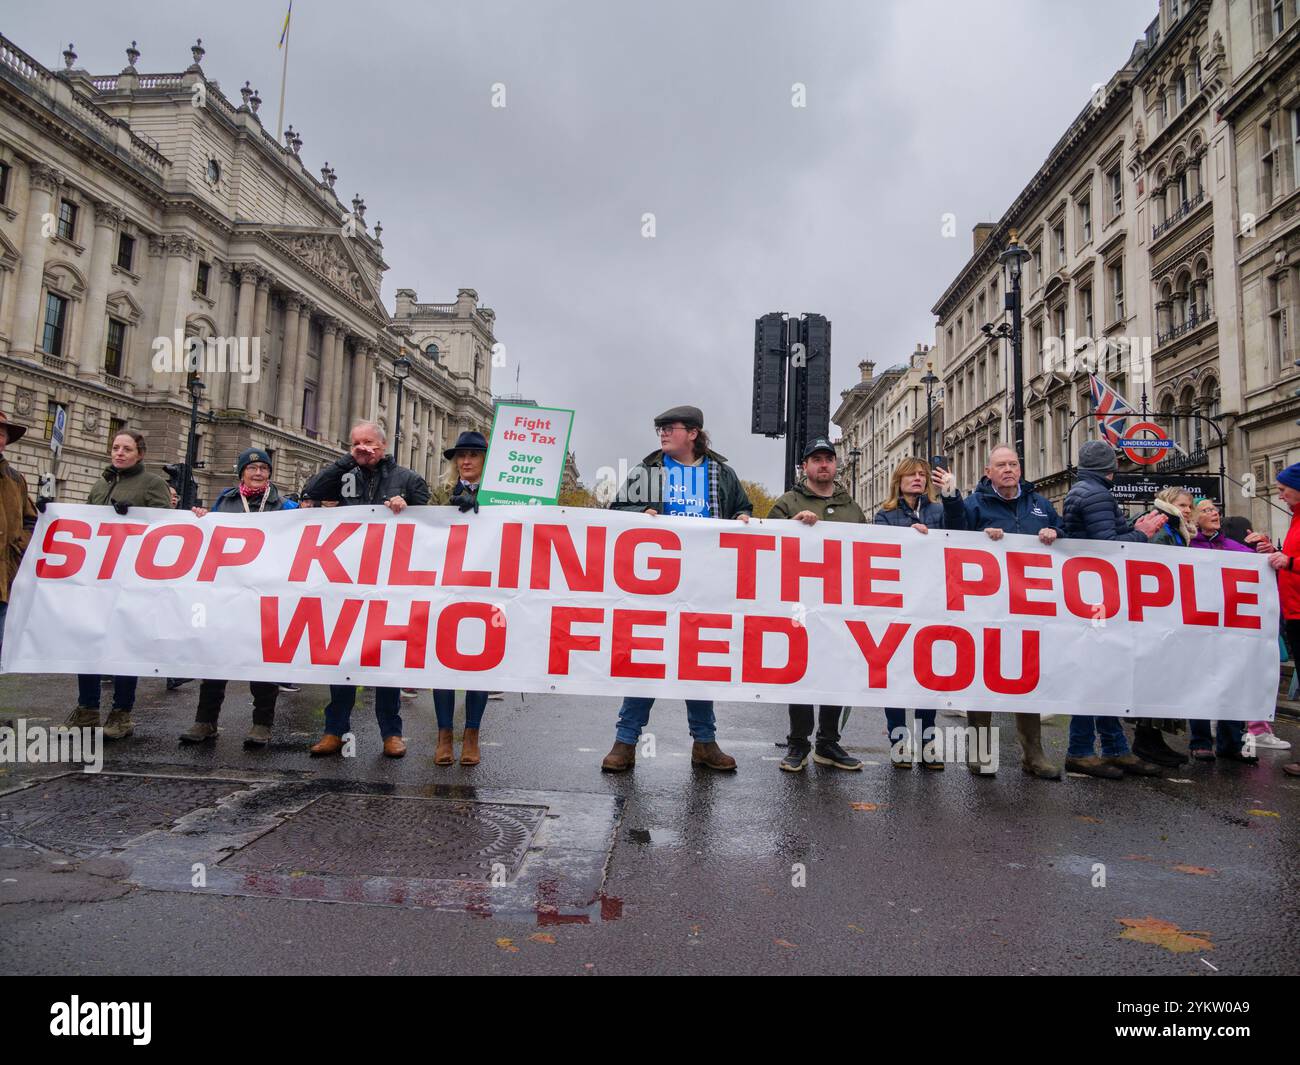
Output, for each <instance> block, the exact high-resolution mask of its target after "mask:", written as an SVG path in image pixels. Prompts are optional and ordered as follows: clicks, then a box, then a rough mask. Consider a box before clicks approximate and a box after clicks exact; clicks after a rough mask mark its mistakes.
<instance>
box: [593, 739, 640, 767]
mask: <svg viewBox="0 0 1300 1065" xmlns="http://www.w3.org/2000/svg"><path fill="white" fill-rule="evenodd" d="M635 765H636V745H635V744H631V743H620V742H619V741H618V740H615V741H614V746H613V747H611V748H610V749H609V754H607V755H605V760H604V761H603V762H601V763H600V769H601V772H603V773H622V772H623V771H624V770H627V769H631V768H632V767H633V766H635Z"/></svg>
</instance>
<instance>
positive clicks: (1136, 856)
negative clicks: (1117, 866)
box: [1123, 854, 1155, 862]
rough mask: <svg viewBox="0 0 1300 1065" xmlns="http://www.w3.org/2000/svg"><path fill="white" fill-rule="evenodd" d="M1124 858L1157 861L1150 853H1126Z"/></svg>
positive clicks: (1130, 860)
mask: <svg viewBox="0 0 1300 1065" xmlns="http://www.w3.org/2000/svg"><path fill="white" fill-rule="evenodd" d="M1123 860H1124V861H1126V862H1154V861H1155V859H1154V858H1152V857H1151V855H1149V854H1126V855H1124V859H1123Z"/></svg>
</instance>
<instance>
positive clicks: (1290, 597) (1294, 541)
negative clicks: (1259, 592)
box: [1277, 505, 1300, 621]
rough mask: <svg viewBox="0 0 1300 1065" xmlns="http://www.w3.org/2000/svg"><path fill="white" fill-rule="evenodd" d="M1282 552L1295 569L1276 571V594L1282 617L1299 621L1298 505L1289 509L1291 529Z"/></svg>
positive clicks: (1299, 528)
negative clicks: (1289, 558) (1291, 559)
mask: <svg viewBox="0 0 1300 1065" xmlns="http://www.w3.org/2000/svg"><path fill="white" fill-rule="evenodd" d="M1282 550H1283V552H1284V553H1286V554H1288V555H1290V556H1291V558H1293V559H1294V560H1295V561H1294V563H1293V565H1294V566H1295V569H1283V570H1278V573H1277V592H1278V596H1279V597H1280V598H1281V600H1282V616H1283V617H1284V618H1286V619H1287V620H1288V621H1297V620H1300V505H1297V506H1294V507H1292V508H1291V528H1289V529H1288V530H1287V531H1286V537H1285V538H1284V539H1283V540H1282Z"/></svg>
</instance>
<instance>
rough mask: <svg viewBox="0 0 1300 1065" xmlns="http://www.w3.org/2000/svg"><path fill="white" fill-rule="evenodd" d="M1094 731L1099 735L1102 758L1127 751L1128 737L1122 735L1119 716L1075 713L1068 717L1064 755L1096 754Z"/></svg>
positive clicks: (1076, 756) (1080, 756)
mask: <svg viewBox="0 0 1300 1065" xmlns="http://www.w3.org/2000/svg"><path fill="white" fill-rule="evenodd" d="M1094 733H1095V734H1096V735H1097V736H1100V737H1101V754H1102V757H1103V758H1118V757H1119V756H1120V755H1125V754H1128V753H1129V749H1128V737H1127V736H1125V735H1124V726H1123V725H1122V724H1120V720H1119V718H1117V717H1091V716H1089V715H1088V714H1075V715H1074V716H1073V717H1072V718H1070V745H1069V747H1067V748H1066V751H1065V754H1066V757H1067V758H1088V757H1091V756H1092V755H1094V754H1096V753H1097V752H1096V750H1095V748H1094V745H1093V736H1094Z"/></svg>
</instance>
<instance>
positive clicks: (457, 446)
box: [442, 430, 488, 459]
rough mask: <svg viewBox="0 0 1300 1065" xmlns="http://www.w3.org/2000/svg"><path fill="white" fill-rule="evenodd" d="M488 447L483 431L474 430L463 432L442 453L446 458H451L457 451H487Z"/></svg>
mask: <svg viewBox="0 0 1300 1065" xmlns="http://www.w3.org/2000/svg"><path fill="white" fill-rule="evenodd" d="M487 449H488V444H487V439H486V438H485V437H484V436H483V434H482V433H476V432H474V431H473V430H470V431H469V432H465V433H461V434H460V436H458V437H457V438H456V442H455V443H454V444H452V446H451V447H449V448H447V450H446V451H444V452H443V453H442V457H443V458H445V459H449V458H451V457H452V456H453V455H455V454H456V452H457V451H486V450H487Z"/></svg>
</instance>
